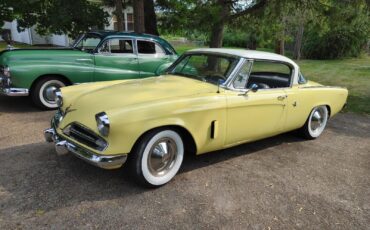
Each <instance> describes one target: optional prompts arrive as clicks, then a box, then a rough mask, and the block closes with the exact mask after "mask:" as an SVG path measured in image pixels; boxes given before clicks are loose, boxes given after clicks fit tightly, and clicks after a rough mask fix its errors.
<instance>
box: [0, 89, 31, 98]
mask: <svg viewBox="0 0 370 230" xmlns="http://www.w3.org/2000/svg"><path fill="white" fill-rule="evenodd" d="M0 94H2V95H6V96H10V97H16V96H28V95H29V91H28V89H24V88H0Z"/></svg>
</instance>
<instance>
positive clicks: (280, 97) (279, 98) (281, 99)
mask: <svg viewBox="0 0 370 230" xmlns="http://www.w3.org/2000/svg"><path fill="white" fill-rule="evenodd" d="M287 97H288V96H287V95H284V96H278V97H277V99H278V100H279V101H283V100H285V98H287Z"/></svg>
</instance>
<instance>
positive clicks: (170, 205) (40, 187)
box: [0, 97, 370, 229]
mask: <svg viewBox="0 0 370 230" xmlns="http://www.w3.org/2000/svg"><path fill="white" fill-rule="evenodd" d="M30 104H31V103H30V101H29V100H28V99H26V98H5V97H0V229H17V228H20V229H32V228H33V229H36V228H37V229H40V228H45V229H46V228H47V229H49V228H53V229H95V228H111V229H112V228H114V229H116V228H121V229H153V228H155V229H199V228H212V229H215V228H216V229H219V228H220V229H293V228H304V229H369V228H370V118H369V117H365V116H359V115H355V114H349V113H347V114H339V115H337V116H336V117H335V118H333V119H332V120H330V122H329V127H328V128H327V130H326V131H325V132H324V134H323V135H322V136H321V137H320V138H319V139H317V140H314V141H305V140H303V139H300V138H297V137H295V136H294V135H293V134H284V135H279V136H277V137H273V138H269V139H266V140H263V141H258V142H255V143H250V144H245V145H241V146H238V147H235V148H231V149H227V150H223V151H217V152H214V153H210V154H205V155H202V156H197V157H195V156H187V157H186V159H185V162H184V164H183V167H182V170H181V172H180V173H179V175H177V176H176V177H175V178H174V180H173V181H172V182H170V183H169V184H167V185H165V186H163V187H161V188H158V189H155V190H147V189H143V188H141V187H138V186H136V185H135V183H133V182H132V181H131V180H130V175H129V174H128V173H126V172H125V170H124V169H121V170H114V171H105V170H103V169H98V168H96V167H93V166H90V165H88V164H86V163H85V162H83V161H81V160H79V159H77V158H75V157H73V156H69V155H67V156H62V157H57V156H56V155H55V151H54V146H53V145H52V144H48V143H45V142H44V140H43V134H42V130H43V129H45V128H47V127H48V126H49V121H50V118H51V117H52V115H53V112H41V111H38V110H36V109H34V108H33V107H32V106H31V105H30Z"/></svg>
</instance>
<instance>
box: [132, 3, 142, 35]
mask: <svg viewBox="0 0 370 230" xmlns="http://www.w3.org/2000/svg"><path fill="white" fill-rule="evenodd" d="M133 4H134V31H135V32H136V33H144V32H145V22H144V0H134V1H133Z"/></svg>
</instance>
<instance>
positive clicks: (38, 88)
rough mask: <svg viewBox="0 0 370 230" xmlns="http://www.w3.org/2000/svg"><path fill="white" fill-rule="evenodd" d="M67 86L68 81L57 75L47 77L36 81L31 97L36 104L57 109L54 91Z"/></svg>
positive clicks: (43, 107)
mask: <svg viewBox="0 0 370 230" xmlns="http://www.w3.org/2000/svg"><path fill="white" fill-rule="evenodd" d="M64 86H66V83H65V82H64V81H63V80H61V79H58V78H56V77H46V78H44V79H41V80H40V81H38V82H36V84H35V86H34V87H33V89H32V91H31V97H32V100H33V102H34V103H35V105H36V106H38V107H40V108H41V109H56V108H57V107H58V106H57V104H56V102H55V97H54V91H55V90H57V89H59V88H61V87H64Z"/></svg>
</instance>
